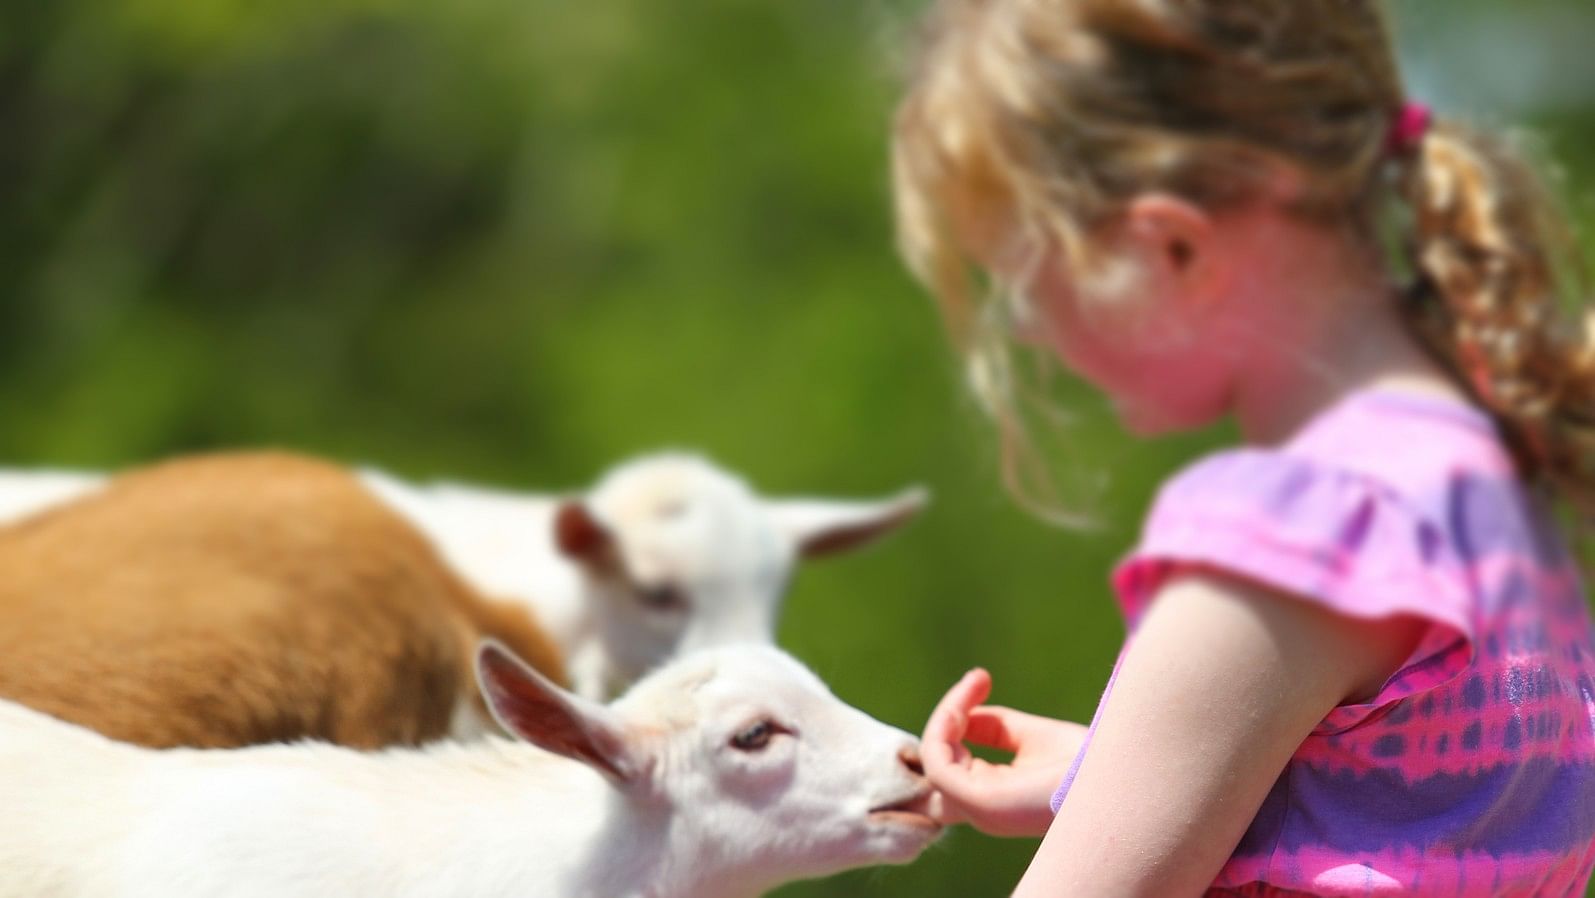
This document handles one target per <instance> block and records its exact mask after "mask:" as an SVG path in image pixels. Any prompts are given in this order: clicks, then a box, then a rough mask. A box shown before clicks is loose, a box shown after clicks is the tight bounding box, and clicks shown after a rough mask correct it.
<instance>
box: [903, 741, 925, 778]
mask: <svg viewBox="0 0 1595 898" xmlns="http://www.w3.org/2000/svg"><path fill="white" fill-rule="evenodd" d="M897 760H899V761H901V762H903V766H904V767H907V768H908V772H909V773H912V774H913V775H915V776H924V775H925V765H924V763H923V762H922V761H920V758H919V746H917V745H905V746H903V747H902V748H901V749H899V750H898V752H897Z"/></svg>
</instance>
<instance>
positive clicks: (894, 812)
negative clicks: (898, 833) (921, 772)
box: [869, 787, 941, 830]
mask: <svg viewBox="0 0 1595 898" xmlns="http://www.w3.org/2000/svg"><path fill="white" fill-rule="evenodd" d="M933 794H934V792H933V791H932V790H931V789H930V788H929V787H926V788H924V789H921V790H919V791H918V792H915V793H914V794H913V795H910V796H908V797H907V798H902V799H899V800H897V801H894V802H891V803H890V804H883V805H880V806H879V807H874V808H870V812H869V819H870V820H871V821H873V822H876V823H886V824H891V825H896V826H910V827H915V828H918V829H928V830H939V829H941V821H939V820H937V819H936V818H935V817H933V816H931V813H930V801H931V796H932V795H933Z"/></svg>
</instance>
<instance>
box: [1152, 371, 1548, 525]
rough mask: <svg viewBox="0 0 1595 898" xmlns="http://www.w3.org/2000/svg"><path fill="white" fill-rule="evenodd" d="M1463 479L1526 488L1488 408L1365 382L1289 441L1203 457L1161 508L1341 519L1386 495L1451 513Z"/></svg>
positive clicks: (1509, 490) (1168, 491)
mask: <svg viewBox="0 0 1595 898" xmlns="http://www.w3.org/2000/svg"><path fill="white" fill-rule="evenodd" d="M1461 483H1466V484H1469V485H1471V486H1475V487H1477V486H1479V485H1489V484H1493V485H1496V486H1498V487H1499V488H1500V490H1501V492H1502V495H1503V497H1506V496H1508V495H1516V494H1518V493H1520V492H1521V486H1520V484H1519V482H1518V478H1517V473H1516V466H1515V464H1514V462H1513V460H1512V455H1511V453H1510V452H1509V451H1508V450H1507V448H1506V446H1505V444H1504V443H1503V442H1502V439H1501V436H1500V433H1499V431H1498V430H1497V429H1496V426H1495V423H1494V422H1493V421H1492V420H1491V418H1490V417H1489V416H1488V415H1487V414H1485V413H1484V412H1483V411H1481V410H1479V409H1477V408H1475V407H1473V406H1470V405H1466V404H1464V403H1462V402H1460V401H1457V400H1452V399H1447V398H1445V397H1442V396H1437V395H1429V394H1420V393H1411V392H1399V391H1395V390H1389V389H1375V390H1365V391H1362V392H1358V393H1354V394H1352V395H1350V396H1349V397H1347V398H1346V399H1344V400H1342V401H1341V402H1339V403H1337V404H1336V405H1334V406H1332V407H1331V408H1329V409H1328V410H1327V411H1325V412H1323V413H1322V414H1320V415H1319V416H1318V417H1316V418H1314V419H1313V420H1312V421H1310V422H1309V423H1308V424H1307V425H1306V426H1305V427H1303V428H1302V429H1301V430H1300V431H1299V432H1298V433H1297V434H1296V435H1295V436H1294V437H1293V438H1292V439H1290V440H1289V441H1288V442H1286V443H1284V444H1282V445H1279V446H1272V447H1255V446H1247V447H1240V448H1235V449H1228V450H1223V451H1219V452H1215V453H1212V454H1210V455H1207V456H1204V457H1202V458H1200V459H1197V460H1196V461H1195V462H1193V463H1192V464H1190V465H1189V466H1187V467H1186V468H1185V469H1183V470H1182V471H1180V472H1179V473H1178V474H1176V475H1175V476H1174V477H1173V478H1172V479H1171V480H1169V481H1168V482H1167V483H1166V484H1164V486H1163V488H1162V489H1161V490H1160V491H1159V494H1158V500H1157V503H1156V505H1155V506H1154V511H1153V516H1154V517H1156V516H1157V514H1158V512H1159V511H1168V510H1177V509H1178V508H1179V507H1181V506H1187V505H1195V506H1199V507H1202V508H1207V509H1213V508H1215V507H1217V508H1222V509H1226V510H1229V511H1231V512H1240V511H1243V510H1244V511H1246V512H1247V513H1249V514H1251V515H1254V516H1262V517H1263V518H1265V519H1268V518H1273V517H1278V518H1280V520H1279V521H1278V523H1288V521H1290V520H1302V519H1312V518H1321V517H1323V516H1325V515H1328V516H1329V517H1331V518H1333V517H1337V511H1338V509H1339V507H1340V505H1341V504H1342V503H1343V502H1347V501H1349V502H1352V503H1353V504H1360V503H1364V502H1368V501H1379V500H1382V501H1388V502H1390V503H1393V504H1396V505H1399V506H1404V507H1405V508H1406V509H1407V511H1408V512H1409V513H1412V514H1414V515H1419V516H1444V515H1445V514H1446V513H1447V509H1448V507H1449V506H1448V503H1449V502H1450V501H1451V499H1452V498H1454V497H1453V496H1452V495H1451V494H1452V493H1453V492H1454V490H1455V489H1456V488H1457V486H1458V485H1459V484H1461ZM1337 498H1338V499H1339V500H1341V501H1338V502H1337V501H1336V500H1337Z"/></svg>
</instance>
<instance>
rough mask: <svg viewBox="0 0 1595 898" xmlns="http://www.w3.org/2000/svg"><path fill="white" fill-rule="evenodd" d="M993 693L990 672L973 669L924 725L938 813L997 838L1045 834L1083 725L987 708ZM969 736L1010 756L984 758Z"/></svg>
mask: <svg viewBox="0 0 1595 898" xmlns="http://www.w3.org/2000/svg"><path fill="white" fill-rule="evenodd" d="M990 694H991V674H988V673H986V672H985V671H984V670H980V669H976V670H972V671H970V672H969V673H967V674H964V678H963V679H961V680H959V681H958V682H957V683H956V684H954V686H953V688H951V689H949V690H948V691H947V694H946V695H944V696H942V700H941V701H940V702H938V703H937V704H936V710H934V711H932V712H931V715H930V720H929V721H928V722H927V723H926V724H925V734H924V737H923V741H922V743H921V745H920V756H921V758H922V759H923V761H924V764H925V775H926V776H927V777H928V778H929V779H930V782H931V785H933V786H935V787H936V789H937V790H938V791H939V792H940V794H941V804H940V807H939V809H936V808H934V806H933V811H934V813H936V816H937V817H938V818H939V819H940V820H941V821H942V822H943V823H969V824H970V825H972V826H974V827H975V828H976V829H978V830H980V831H981V832H984V833H989V834H991V835H994V836H1036V837H1039V836H1042V835H1044V834H1045V833H1046V831H1047V827H1048V826H1049V825H1051V823H1052V808H1051V807H1050V806H1049V805H1048V802H1049V801H1051V799H1052V793H1053V790H1055V789H1057V787H1058V783H1059V782H1060V781H1061V780H1062V779H1063V775H1064V773H1066V772H1067V771H1068V769H1069V765H1070V763H1072V762H1073V761H1074V756H1075V753H1076V752H1078V751H1079V750H1080V744H1081V742H1082V741H1084V739H1085V733H1086V728H1085V727H1083V726H1081V725H1079V724H1077V723H1067V722H1065V721H1062V720H1053V719H1052V718H1050V717H1037V716H1036V715H1034V714H1026V713H1024V712H1023V711H1015V710H1013V709H1011V708H1001V707H996V706H992V705H982V704H981V702H984V701H985V700H986V697H987V696H989V695H990ZM965 741H968V742H971V743H973V744H975V745H985V746H989V747H991V748H997V749H1001V750H1003V751H1011V752H1013V753H1014V757H1013V760H1012V761H1010V762H1009V763H1007V764H993V763H990V762H988V761H983V760H981V759H980V758H977V757H975V756H974V755H973V754H971V753H970V752H969V749H968V748H967V747H965V745H964V742H965Z"/></svg>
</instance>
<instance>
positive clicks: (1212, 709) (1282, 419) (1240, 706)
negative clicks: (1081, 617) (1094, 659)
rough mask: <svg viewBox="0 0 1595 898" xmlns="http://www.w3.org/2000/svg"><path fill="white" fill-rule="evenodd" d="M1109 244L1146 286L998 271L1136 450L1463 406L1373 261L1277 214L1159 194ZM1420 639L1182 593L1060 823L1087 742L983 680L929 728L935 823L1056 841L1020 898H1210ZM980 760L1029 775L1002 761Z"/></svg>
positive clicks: (1205, 589) (1105, 722) (1104, 718)
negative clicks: (1068, 782)
mask: <svg viewBox="0 0 1595 898" xmlns="http://www.w3.org/2000/svg"><path fill="white" fill-rule="evenodd" d="M1101 241H1102V251H1104V252H1109V253H1112V254H1113V255H1114V256H1116V257H1118V258H1121V259H1127V260H1129V261H1130V263H1131V264H1132V266H1133V270H1135V271H1137V272H1138V276H1137V277H1136V278H1135V279H1134V280H1135V284H1134V290H1133V293H1131V295H1127V296H1114V297H1101V296H1084V295H1082V294H1083V293H1084V292H1085V291H1084V290H1082V289H1080V287H1079V285H1077V284H1076V283H1075V282H1074V281H1073V279H1072V278H1071V277H1070V273H1069V272H1068V271H1066V270H1064V268H1063V267H1062V266H1061V265H1060V264H1059V255H1058V254H1057V253H1053V252H1045V251H1043V252H1041V253H1039V254H1036V258H1039V259H1040V261H1039V262H1038V263H1037V264H1036V265H1035V266H1033V267H1032V268H1031V269H1030V270H1022V269H1016V268H1008V269H1006V270H1004V269H1003V268H1002V267H1001V266H998V267H997V270H995V271H994V273H995V274H996V275H997V276H998V277H999V279H1003V280H1006V281H1008V282H1009V283H1010V284H1011V285H1012V286H1013V287H1014V288H1015V289H1018V290H1021V291H1022V293H1023V295H1025V296H1026V297H1027V298H1028V301H1029V303H1030V307H1031V310H1032V312H1033V315H1032V319H1031V324H1030V326H1029V327H1028V328H1027V329H1026V331H1025V333H1024V334H1022V335H1020V336H1021V339H1023V340H1025V341H1026V342H1030V343H1034V344H1036V345H1039V346H1042V347H1044V348H1046V349H1048V350H1050V351H1051V352H1052V353H1053V354H1055V355H1056V356H1057V357H1058V359H1059V360H1060V361H1061V362H1062V363H1063V364H1064V365H1066V366H1068V367H1069V368H1070V369H1072V370H1073V371H1074V372H1075V373H1077V374H1079V375H1080V376H1081V377H1082V378H1084V379H1085V380H1087V381H1089V382H1090V383H1091V384H1093V385H1094V386H1096V387H1097V388H1098V389H1100V390H1101V391H1102V392H1103V393H1104V394H1106V396H1107V397H1108V398H1109V399H1110V400H1111V401H1112V403H1113V405H1114V407H1115V408H1116V409H1117V411H1118V414H1119V415H1120V417H1121V419H1122V420H1123V422H1124V424H1125V426H1126V428H1127V429H1129V430H1131V431H1133V432H1135V433H1138V434H1158V433H1166V432H1171V431H1178V430H1183V429H1188V428H1192V427H1196V426H1200V425H1203V424H1207V423H1209V422H1212V421H1214V420H1217V419H1219V418H1222V417H1225V416H1232V417H1233V418H1234V420H1235V421H1236V423H1237V425H1238V426H1239V429H1240V431H1241V434H1242V435H1243V437H1244V438H1245V440H1246V441H1247V442H1249V443H1254V444H1262V445H1267V444H1274V443H1278V442H1281V441H1283V440H1286V439H1288V438H1289V437H1290V436H1291V435H1292V434H1293V433H1295V431H1296V430H1297V429H1298V428H1299V427H1301V426H1302V425H1303V424H1304V423H1305V422H1307V421H1308V420H1310V419H1311V418H1312V417H1314V416H1315V415H1317V414H1318V413H1320V412H1322V411H1324V410H1326V409H1327V408H1328V407H1329V406H1330V405H1332V404H1333V403H1335V402H1336V401H1337V400H1339V399H1340V398H1342V397H1343V396H1345V395H1346V394H1347V393H1349V392H1351V391H1354V390H1358V389H1362V388H1367V387H1375V386H1378V387H1381V388H1386V389H1394V390H1405V391H1411V392H1419V393H1430V394H1436V395H1444V396H1453V397H1457V398H1461V393H1460V391H1459V389H1458V388H1457V387H1456V386H1455V385H1454V384H1453V383H1452V382H1451V381H1450V380H1449V379H1448V378H1447V377H1446V375H1445V374H1443V373H1442V372H1441V370H1440V369H1439V368H1438V367H1437V366H1436V365H1435V364H1434V363H1433V362H1432V361H1431V360H1430V359H1429V358H1428V357H1427V356H1426V355H1425V354H1424V353H1423V351H1422V350H1421V349H1420V348H1419V347H1418V346H1417V345H1416V344H1415V342H1414V341H1413V340H1412V338H1411V337H1410V336H1409V335H1408V334H1407V333H1406V331H1405V330H1404V329H1403V327H1402V325H1401V323H1400V320H1399V318H1398V317H1397V310H1396V308H1395V306H1394V303H1395V295H1394V294H1395V291H1394V290H1393V289H1392V288H1391V286H1390V285H1389V279H1388V278H1387V276H1386V275H1385V273H1384V272H1383V271H1382V269H1381V266H1380V265H1379V263H1378V260H1377V257H1376V256H1375V255H1374V254H1373V253H1371V252H1369V251H1368V250H1367V249H1366V248H1365V247H1363V246H1361V245H1359V244H1356V243H1354V242H1352V241H1349V240H1347V239H1346V238H1345V237H1344V236H1343V235H1342V234H1341V233H1340V232H1339V231H1335V230H1332V229H1329V228H1326V227H1322V226H1319V225H1316V224H1312V223H1310V222H1307V221H1304V220H1302V219H1299V218H1297V217H1295V216H1292V215H1290V214H1288V213H1286V212H1284V211H1283V210H1282V209H1281V207H1280V206H1279V205H1278V204H1274V203H1268V202H1259V203H1257V204H1254V205H1252V206H1249V207H1247V208H1245V209H1240V210H1229V211H1225V212H1222V213H1216V212H1209V211H1206V210H1203V209H1201V208H1199V207H1197V206H1195V205H1193V204H1191V203H1188V202H1185V201H1183V200H1180V199H1178V198H1175V197H1170V196H1166V195H1161V194H1154V195H1147V196H1143V197H1141V198H1139V199H1137V200H1135V201H1133V202H1131V203H1130V204H1128V205H1127V207H1126V208H1125V210H1124V213H1123V215H1122V216H1121V218H1120V220H1118V221H1117V222H1115V223H1114V224H1112V225H1111V226H1110V227H1108V228H1106V229H1104V232H1103V234H1102V236H1101ZM1422 629H1423V625H1422V624H1421V623H1420V622H1418V621H1416V620H1414V619H1411V618H1406V617H1395V618H1386V619H1378V620H1354V619H1351V618H1347V617H1343V616H1339V615H1335V614H1332V613H1330V612H1328V611H1325V610H1323V609H1320V608H1318V607H1315V606H1313V605H1311V604H1308V603H1306V602H1300V601H1295V600H1293V599H1292V598H1291V596H1289V595H1287V594H1283V593H1278V592H1275V591H1273V590H1270V589H1268V588H1265V587H1262V586H1259V585H1256V584H1252V583H1250V582H1247V581H1243V580H1241V579H1238V578H1235V577H1232V576H1229V575H1225V574H1221V573H1217V572H1206V571H1196V572H1191V573H1187V574H1185V575H1181V576H1176V577H1174V578H1172V579H1171V580H1170V581H1169V582H1168V584H1167V585H1166V586H1164V587H1163V588H1162V589H1161V590H1160V592H1159V593H1158V595H1157V596H1156V597H1155V599H1154V601H1153V602H1152V605H1151V607H1150V609H1149V610H1148V612H1147V614H1146V616H1145V617H1144V618H1143V619H1142V622H1141V624H1140V626H1139V628H1138V629H1137V631H1136V635H1135V639H1134V640H1133V641H1132V642H1131V643H1130V644H1129V645H1128V646H1127V648H1126V650H1125V653H1124V655H1123V658H1122V659H1121V665H1120V670H1119V674H1118V678H1117V681H1116V683H1115V686H1114V689H1113V692H1112V695H1111V697H1110V699H1109V700H1108V701H1107V702H1106V704H1105V705H1104V707H1103V709H1102V712H1101V719H1100V721H1099V723H1098V727H1097V731H1096V734H1095V736H1094V737H1093V739H1092V744H1091V748H1090V750H1089V751H1087V752H1086V754H1085V756H1084V758H1083V760H1082V763H1081V766H1080V769H1079V771H1078V774H1077V776H1076V778H1075V780H1074V783H1073V785H1072V787H1071V789H1070V792H1069V798H1068V801H1067V802H1065V803H1064V805H1063V807H1062V809H1061V810H1060V812H1059V813H1058V815H1057V816H1056V817H1053V816H1052V814H1051V812H1050V809H1049V808H1048V807H1047V803H1048V800H1049V799H1050V797H1051V793H1052V791H1053V789H1054V788H1055V787H1056V786H1057V784H1058V782H1059V781H1060V780H1061V778H1062V776H1063V774H1064V773H1065V771H1066V770H1067V769H1068V767H1069V765H1070V763H1071V761H1072V760H1073V758H1074V755H1075V754H1076V752H1077V750H1078V748H1079V746H1080V745H1081V743H1082V739H1083V737H1084V733H1085V730H1084V727H1082V726H1081V725H1079V724H1077V723H1071V722H1065V721H1059V720H1052V719H1050V718H1045V717H1037V716H1034V715H1029V714H1022V713H1021V712H1016V711H1012V710H1009V709H1004V708H1000V707H993V706H987V705H985V704H984V702H985V701H986V698H987V696H988V694H989V693H990V691H991V688H992V684H991V680H990V677H989V675H987V674H986V673H985V672H984V671H973V672H971V673H970V674H968V675H966V676H965V677H964V678H963V679H961V680H960V681H959V682H958V683H957V684H955V685H954V686H953V687H952V689H950V690H949V691H948V692H947V694H946V695H945V696H944V697H943V699H942V700H941V702H940V703H939V704H938V705H937V706H936V708H935V710H934V711H933V712H932V714H931V717H930V719H929V721H928V722H927V724H926V727H925V732H924V748H923V752H924V764H925V769H926V772H927V774H928V776H929V777H930V779H931V780H932V782H933V783H934V784H935V785H936V786H937V787H938V789H939V790H940V798H941V812H940V813H941V816H942V818H943V819H944V820H946V821H948V822H967V823H970V824H971V825H973V826H975V827H976V828H977V829H980V830H982V831H985V832H988V833H991V834H994V835H1029V836H1044V840H1043V842H1042V845H1041V848H1040V849H1039V851H1038V852H1037V854H1036V856H1035V858H1034V859H1033V860H1032V862H1031V864H1030V867H1029V869H1028V870H1027V871H1026V873H1025V876H1024V878H1023V880H1022V881H1021V882H1020V884H1019V887H1018V891H1017V892H1016V893H1015V894H1016V895H1020V896H1026V898H1030V896H1061V895H1092V896H1121V895H1122V896H1140V895H1145V896H1159V898H1163V896H1181V895H1200V894H1201V893H1202V892H1203V891H1204V890H1205V889H1206V888H1207V887H1208V886H1209V885H1210V884H1211V883H1212V881H1213V878H1214V877H1215V876H1216V875H1217V873H1218V871H1219V869H1220V867H1222V866H1223V864H1224V862H1225V861H1226V860H1227V859H1228V857H1229V855H1230V854H1231V852H1232V851H1233V850H1234V848H1235V845H1236V843H1237V842H1238V841H1239V840H1240V837H1241V835H1242V834H1243V833H1244V832H1245V830H1246V828H1247V826H1248V825H1249V824H1250V822H1251V820H1252V818H1253V817H1254V816H1255V815H1256V813H1257V810H1258V808H1259V807H1260V806H1261V804H1262V801H1263V798H1264V797H1265V796H1266V794H1267V792H1268V790H1269V788H1270V787H1271V786H1272V785H1273V783H1274V780H1275V779H1276V778H1277V777H1278V775H1279V772H1280V771H1281V770H1282V769H1283V768H1284V766H1285V763H1286V761H1287V760H1288V759H1289V758H1290V756H1291V754H1293V753H1294V751H1295V750H1296V748H1297V747H1298V746H1299V745H1300V744H1301V742H1302V741H1303V740H1304V739H1305V738H1306V737H1307V735H1308V734H1309V732H1310V731H1311V730H1312V729H1313V727H1314V726H1316V725H1317V723H1318V722H1319V721H1320V720H1322V719H1323V718H1324V717H1325V716H1326V715H1327V714H1328V713H1329V711H1330V710H1331V709H1333V708H1334V707H1335V706H1336V705H1338V704H1343V703H1347V702H1350V701H1356V700H1358V699H1360V698H1364V697H1367V696H1371V695H1373V694H1374V693H1376V692H1377V691H1378V689H1379V687H1380V686H1381V684H1383V683H1384V681H1385V680H1386V679H1387V678H1388V677H1389V676H1390V675H1391V674H1393V673H1394V672H1395V671H1396V670H1397V669H1398V667H1399V666H1400V665H1401V663H1402V662H1403V661H1404V660H1405V658H1406V657H1407V656H1408V655H1409V654H1410V653H1411V651H1412V649H1413V648H1414V647H1415V646H1416V643H1417V640H1418V638H1419V636H1420V635H1421V632H1422ZM965 743H970V744H975V745H986V746H992V747H996V748H1000V749H1005V750H1008V751H1011V752H1013V753H1014V757H1013V759H1012V761H1011V762H1009V763H988V762H985V761H982V760H980V759H977V758H975V757H973V756H972V755H971V754H970V752H969V751H968V749H967V748H966V747H965Z"/></svg>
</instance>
